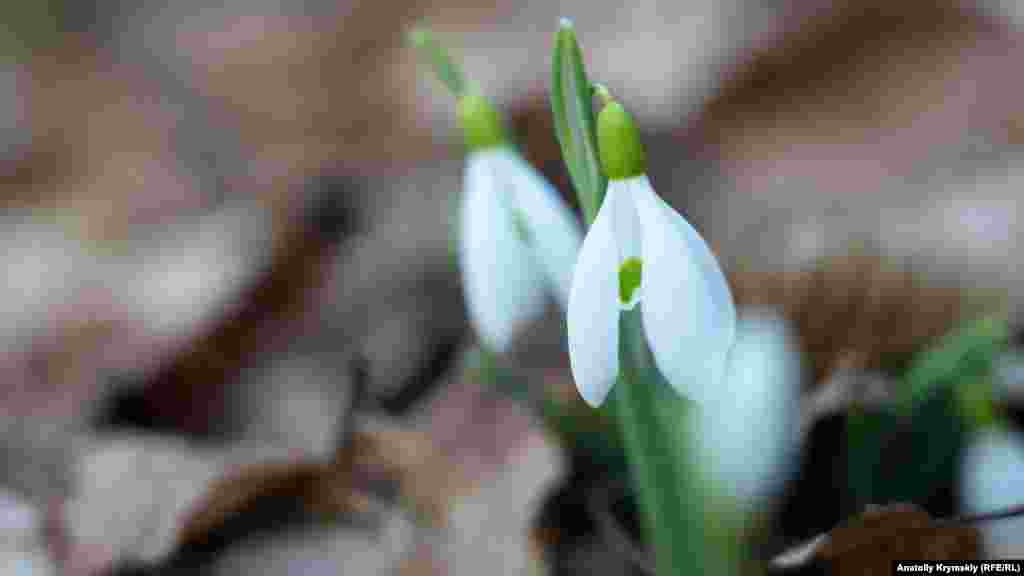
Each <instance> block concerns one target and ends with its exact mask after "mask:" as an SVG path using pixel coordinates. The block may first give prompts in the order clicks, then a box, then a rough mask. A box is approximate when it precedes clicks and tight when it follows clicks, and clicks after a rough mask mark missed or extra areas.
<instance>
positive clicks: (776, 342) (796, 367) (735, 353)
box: [700, 309, 800, 505]
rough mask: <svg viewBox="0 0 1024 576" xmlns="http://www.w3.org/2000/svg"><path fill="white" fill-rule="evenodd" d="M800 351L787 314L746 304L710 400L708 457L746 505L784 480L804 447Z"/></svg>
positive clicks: (705, 429)
mask: <svg viewBox="0 0 1024 576" xmlns="http://www.w3.org/2000/svg"><path fill="white" fill-rule="evenodd" d="M799 418H800V355H799V348H798V347H797V343H796V342H795V340H794V338H793V335H792V333H791V331H790V330H789V328H788V327H787V325H786V321H785V320H784V319H783V317H782V316H781V315H780V314H778V313H776V312H775V311H773V310H770V309H748V310H744V311H741V314H740V318H739V320H738V322H737V326H736V343H735V344H734V345H733V349H732V352H731V354H730V357H729V365H728V370H727V372H726V377H725V378H724V379H723V380H722V381H721V384H720V385H719V386H718V387H717V388H715V389H714V390H713V393H712V394H710V395H709V399H708V402H707V403H706V404H705V405H704V409H703V412H702V418H701V424H702V430H701V435H700V441H701V442H702V443H703V446H704V450H705V451H706V456H705V462H704V465H705V466H707V467H708V469H709V470H711V478H712V479H713V480H714V481H715V483H716V485H717V486H719V487H722V488H723V489H724V491H725V493H726V494H725V495H727V496H729V497H731V498H734V499H735V501H736V502H737V503H739V504H741V505H746V504H750V503H752V502H756V501H757V499H758V498H760V497H765V496H769V495H771V493H772V492H773V491H775V490H777V489H779V488H781V487H782V486H783V484H784V483H785V481H786V480H787V479H788V477H789V475H790V473H791V472H792V471H793V469H794V466H795V464H796V459H795V457H796V455H797V453H798V449H799V441H800V437H799Z"/></svg>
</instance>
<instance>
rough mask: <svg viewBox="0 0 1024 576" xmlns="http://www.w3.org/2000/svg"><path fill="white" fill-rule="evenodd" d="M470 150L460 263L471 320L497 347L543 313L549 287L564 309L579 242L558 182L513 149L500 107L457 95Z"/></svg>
mask: <svg viewBox="0 0 1024 576" xmlns="http://www.w3.org/2000/svg"><path fill="white" fill-rule="evenodd" d="M458 111H459V120H460V121H461V123H462V127H463V129H464V131H465V136H466V145H467V148H468V150H469V152H468V156H467V158H466V172H465V182H464V187H463V194H462V202H461V205H460V215H459V238H458V247H459V262H460V266H461V269H462V275H463V286H464V290H465V294H466V301H467V307H468V309H469V315H470V320H471V321H472V322H473V324H474V326H475V328H476V330H477V332H478V334H479V335H480V337H481V339H482V340H483V341H484V343H485V344H486V345H487V346H488V347H489V348H491V349H492V350H496V351H503V350H505V349H507V348H508V347H509V345H510V344H511V343H512V341H513V340H514V338H515V337H516V335H517V334H518V333H519V332H520V331H521V330H522V328H523V327H524V326H525V325H526V324H528V323H529V322H530V321H533V320H535V319H536V318H537V317H539V316H540V314H541V313H542V312H543V309H544V305H545V303H546V296H547V293H548V292H549V291H551V292H553V293H554V295H555V296H556V298H557V299H558V300H559V302H560V303H561V304H562V306H563V307H564V306H565V305H566V304H567V302H568V299H569V287H570V284H571V281H572V270H573V264H574V262H575V260H576V254H577V252H578V250H579V246H580V243H581V242H582V234H581V232H580V228H579V224H578V223H577V221H576V218H575V216H574V215H573V213H572V212H571V210H570V209H569V207H568V206H567V205H566V204H565V202H564V201H563V200H562V198H561V196H559V194H558V192H557V191H556V190H555V188H554V187H553V186H552V185H551V184H549V183H548V182H547V181H546V180H544V178H543V176H541V175H540V174H539V173H537V171H536V170H534V169H533V168H532V167H531V166H530V165H529V164H528V163H527V162H526V161H525V160H523V159H522V158H521V157H520V156H519V154H518V153H517V152H516V151H515V150H514V149H513V148H512V146H511V145H510V144H509V143H508V141H507V139H506V137H505V131H504V129H503V123H502V119H501V117H500V115H499V114H498V112H497V110H495V109H494V107H493V106H491V104H490V103H489V102H488V101H487V100H486V99H484V98H482V97H480V96H475V95H466V96H462V97H461V98H460V99H459V108H458Z"/></svg>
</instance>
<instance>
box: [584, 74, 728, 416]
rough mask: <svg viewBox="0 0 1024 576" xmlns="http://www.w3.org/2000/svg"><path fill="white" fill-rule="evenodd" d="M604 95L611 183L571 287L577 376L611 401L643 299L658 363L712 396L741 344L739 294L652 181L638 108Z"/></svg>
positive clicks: (604, 146) (591, 393)
mask: <svg viewBox="0 0 1024 576" xmlns="http://www.w3.org/2000/svg"><path fill="white" fill-rule="evenodd" d="M603 96H604V97H606V101H607V103H606V105H605V107H604V109H603V110H602V111H601V113H600V114H599V115H598V120H597V134H598V148H599V153H600V158H601V164H602V166H603V168H604V170H605V173H606V175H607V176H608V180H609V182H608V189H607V193H606V194H605V198H604V202H603V203H602V205H601V208H600V210H599V211H598V213H597V217H596V218H595V220H594V223H593V225H592V226H591V228H590V230H589V232H588V233H587V236H586V238H585V239H584V241H583V246H582V247H581V249H580V254H579V258H578V260H577V263H576V268H575V271H574V275H573V280H572V289H571V291H570V294H569V308H568V329H569V358H570V362H571V365H572V373H573V377H574V379H575V380H576V386H577V388H578V389H579V392H580V395H581V396H582V397H583V399H584V400H585V401H586V402H587V403H588V404H590V405H592V406H598V405H600V404H601V403H603V402H604V400H605V398H606V397H607V396H608V393H609V391H610V390H611V387H612V384H614V383H615V380H616V378H617V377H618V373H619V313H620V311H622V310H629V309H632V308H633V307H634V306H636V305H637V304H641V314H642V317H643V325H644V332H645V333H646V336H647V343H648V346H649V347H650V350H651V352H652V353H653V356H654V360H655V363H656V364H657V367H658V369H659V370H660V371H661V373H662V375H663V376H664V377H665V378H666V380H667V381H668V382H669V383H670V384H671V385H672V387H673V388H674V389H675V390H676V391H677V392H679V393H680V394H682V395H683V396H685V397H687V398H689V399H691V400H694V401H697V402H698V403H704V401H705V400H706V398H707V395H708V393H709V390H710V389H713V388H714V387H716V386H717V385H718V383H719V381H720V380H721V378H722V377H723V372H724V369H725V364H726V359H727V355H728V353H729V349H730V347H731V346H732V342H733V338H734V334H735V330H736V309H735V305H734V303H733V299H732V294H731V292H730V291H729V286H728V284H727V282H726V280H725V276H724V274H723V273H722V270H721V268H720V267H719V265H718V262H717V261H716V260H715V257H714V255H713V254H712V253H711V250H710V248H709V247H708V245H707V243H705V242H704V239H703V238H701V236H700V234H698V233H697V231H696V230H694V228H693V227H692V226H690V224H689V223H688V222H687V221H686V220H685V219H684V218H683V217H682V216H681V215H680V214H679V213H678V212H676V211H675V210H674V209H673V208H672V207H671V206H669V204H668V203H666V202H665V201H664V200H662V199H661V198H659V197H658V195H657V194H656V193H655V192H654V189H653V188H652V187H651V183H650V181H649V180H648V178H647V174H646V160H645V156H644V151H643V147H642V145H641V144H640V136H639V130H638V129H637V127H636V124H635V122H634V121H633V119H632V117H631V116H630V115H629V114H628V113H627V112H626V111H625V109H624V108H623V107H622V105H621V104H619V103H618V102H615V101H612V100H611V99H610V97H607V94H606V93H605V94H604V95H603Z"/></svg>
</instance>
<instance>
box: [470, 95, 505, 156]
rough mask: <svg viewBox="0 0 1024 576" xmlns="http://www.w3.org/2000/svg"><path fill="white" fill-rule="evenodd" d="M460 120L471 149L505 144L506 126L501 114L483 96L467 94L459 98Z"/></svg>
mask: <svg viewBox="0 0 1024 576" xmlns="http://www.w3.org/2000/svg"><path fill="white" fill-rule="evenodd" d="M458 114H459V122H460V123H461V124H462V130H463V132H464V133H465V136H466V147H467V148H468V149H469V150H470V151H471V152H473V151H478V150H485V149H487V148H494V147H496V146H503V145H505V144H506V143H507V142H508V140H507V138H506V137H505V126H504V122H503V120H502V117H501V114H499V113H498V111H497V110H496V109H495V108H494V106H491V103H490V102H488V101H487V99H486V98H484V97H483V96H477V95H467V96H463V97H462V98H460V99H459V104H458Z"/></svg>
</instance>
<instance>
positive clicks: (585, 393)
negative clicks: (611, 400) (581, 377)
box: [576, 380, 612, 408]
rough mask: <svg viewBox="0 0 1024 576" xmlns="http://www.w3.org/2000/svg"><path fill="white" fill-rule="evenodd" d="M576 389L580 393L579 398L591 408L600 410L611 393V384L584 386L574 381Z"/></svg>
mask: <svg viewBox="0 0 1024 576" xmlns="http://www.w3.org/2000/svg"><path fill="white" fill-rule="evenodd" d="M576 389H577V390H579V391H580V397H581V398H583V401H584V402H586V403H587V405H588V406H590V407H591V408H600V407H601V405H602V404H604V401H605V400H606V399H607V398H608V393H609V392H611V389H612V383H607V384H605V383H602V384H599V385H597V386H593V385H591V386H586V385H583V384H581V383H580V382H579V381H578V380H577V381H576Z"/></svg>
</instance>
